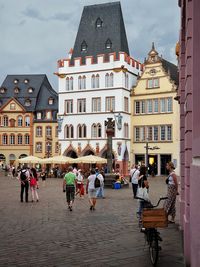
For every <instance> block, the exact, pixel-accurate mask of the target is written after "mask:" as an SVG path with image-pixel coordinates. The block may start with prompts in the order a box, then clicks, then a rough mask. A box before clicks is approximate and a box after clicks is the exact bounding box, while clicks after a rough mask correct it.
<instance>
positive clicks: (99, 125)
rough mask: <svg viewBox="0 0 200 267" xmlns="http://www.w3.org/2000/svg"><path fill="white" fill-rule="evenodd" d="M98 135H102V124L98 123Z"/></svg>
mask: <svg viewBox="0 0 200 267" xmlns="http://www.w3.org/2000/svg"><path fill="white" fill-rule="evenodd" d="M97 137H101V124H100V123H98V124H97Z"/></svg>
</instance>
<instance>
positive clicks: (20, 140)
mask: <svg viewBox="0 0 200 267" xmlns="http://www.w3.org/2000/svg"><path fill="white" fill-rule="evenodd" d="M22 142H23V140H22V135H21V134H19V135H18V136H17V144H18V145H22Z"/></svg>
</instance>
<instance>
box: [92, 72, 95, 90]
mask: <svg viewBox="0 0 200 267" xmlns="http://www.w3.org/2000/svg"><path fill="white" fill-rule="evenodd" d="M91 82H92V86H91V87H92V88H95V75H94V74H93V75H92V81H91Z"/></svg>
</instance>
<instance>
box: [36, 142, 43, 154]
mask: <svg viewBox="0 0 200 267" xmlns="http://www.w3.org/2000/svg"><path fill="white" fill-rule="evenodd" d="M36 152H37V153H41V152H42V143H41V142H37V143H36Z"/></svg>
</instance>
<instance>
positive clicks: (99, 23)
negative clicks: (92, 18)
mask: <svg viewBox="0 0 200 267" xmlns="http://www.w3.org/2000/svg"><path fill="white" fill-rule="evenodd" d="M102 26H103V21H102V20H101V19H100V18H98V19H97V20H96V28H102Z"/></svg>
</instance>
